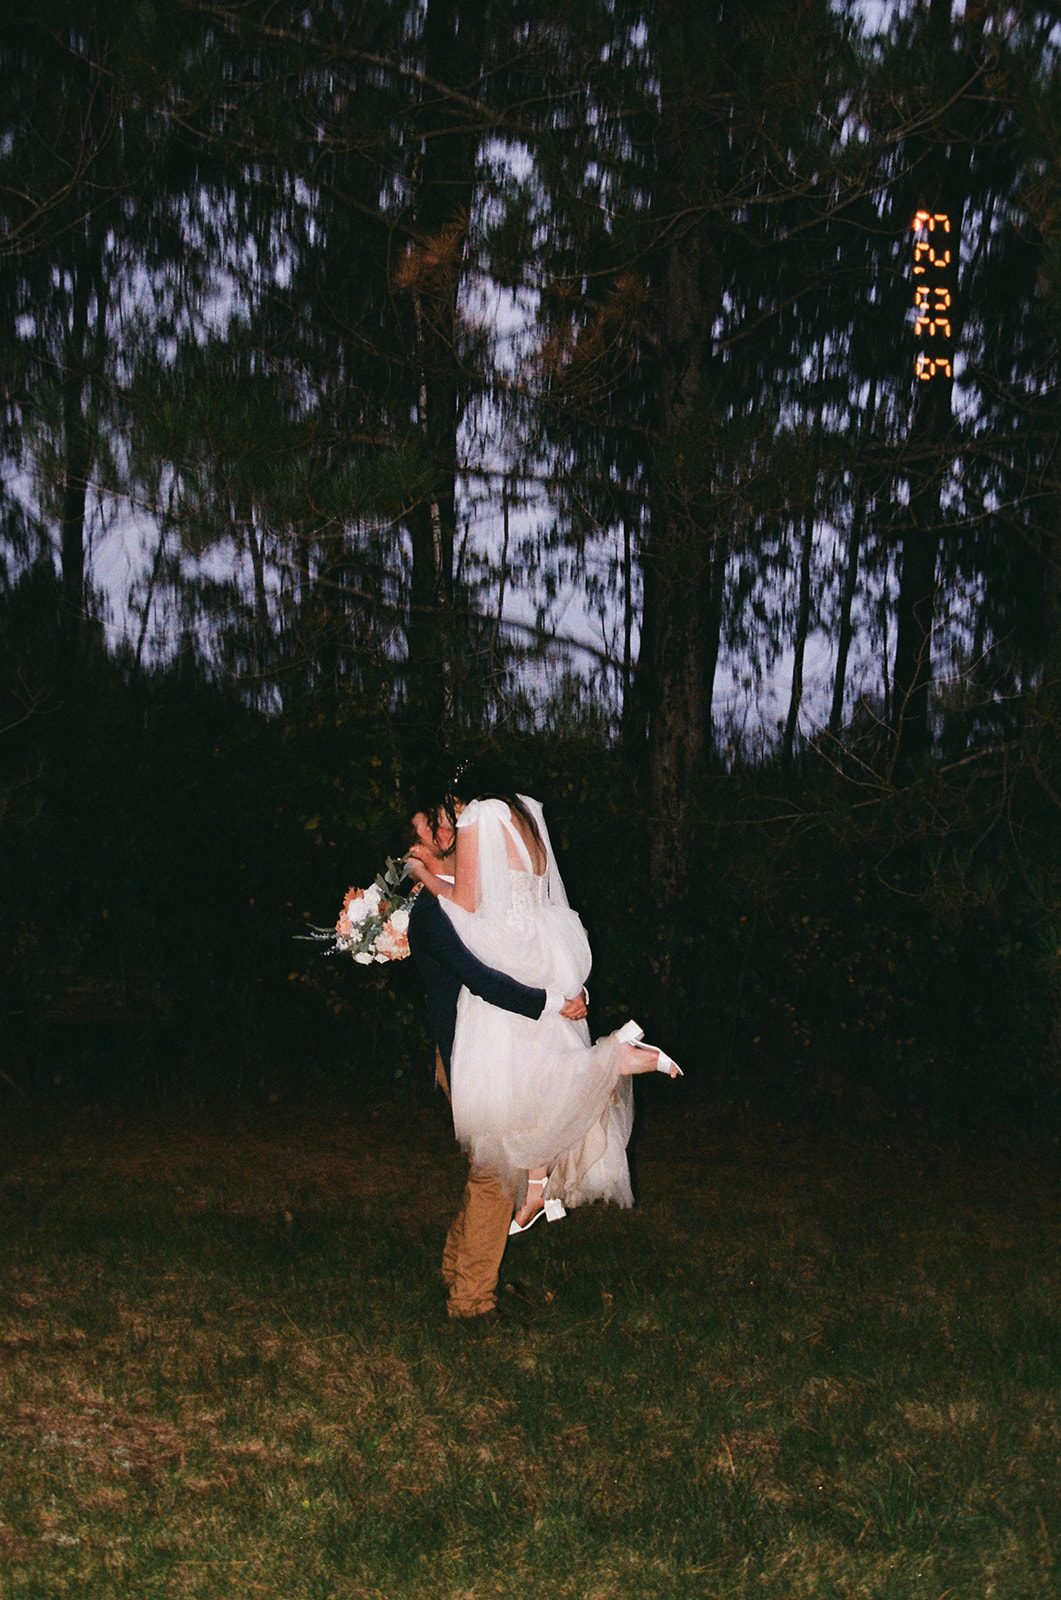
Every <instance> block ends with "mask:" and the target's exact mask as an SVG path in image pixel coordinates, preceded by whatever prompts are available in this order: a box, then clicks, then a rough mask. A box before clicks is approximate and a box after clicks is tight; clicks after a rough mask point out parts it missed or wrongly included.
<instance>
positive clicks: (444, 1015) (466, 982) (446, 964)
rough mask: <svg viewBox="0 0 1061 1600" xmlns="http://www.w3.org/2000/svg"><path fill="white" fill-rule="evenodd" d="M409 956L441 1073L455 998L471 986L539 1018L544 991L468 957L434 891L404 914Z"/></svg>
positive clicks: (448, 1047) (447, 1059)
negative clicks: (422, 995)
mask: <svg viewBox="0 0 1061 1600" xmlns="http://www.w3.org/2000/svg"><path fill="white" fill-rule="evenodd" d="M409 954H410V955H411V956H412V958H413V960H414V961H415V962H416V965H417V967H418V968H419V970H420V975H421V977H422V978H423V980H424V983H425V985H426V987H427V1008H428V1011H429V1013H430V1016H431V1032H432V1035H433V1036H434V1040H435V1043H436V1044H437V1045H438V1051H439V1055H440V1056H441V1057H442V1064H443V1066H444V1067H445V1069H446V1071H447V1072H448V1071H449V1068H450V1056H451V1055H452V1053H453V1035H454V1032H455V1030H456V1027H457V997H458V995H459V994H460V992H461V989H462V988H463V989H470V990H471V992H472V994H477V995H478V996H479V998H480V999H481V1000H485V1001H487V1003H488V1004H489V1005H492V1006H500V1007H501V1010H502V1011H515V1012H516V1013H517V1014H518V1015H519V1016H521V1017H532V1018H537V1017H540V1016H541V1014H542V1012H543V1010H544V1009H545V990H544V989H531V988H528V986H527V985H526V984H525V983H517V981H516V979H515V978H510V977H508V976H507V974H506V973H504V972H498V971H496V970H495V968H493V967H488V966H486V964H485V963H484V962H482V961H480V960H479V959H478V957H477V956H473V955H472V953H471V951H470V950H469V949H468V947H467V945H465V944H463V943H462V942H461V940H460V938H459V937H458V935H457V931H456V929H455V928H454V926H453V924H452V922H451V921H450V919H449V918H448V917H447V915H446V913H445V912H444V911H443V909H442V907H441V906H440V905H439V903H438V901H437V900H436V899H435V896H434V895H433V894H429V893H428V891H427V890H426V889H421V891H420V893H419V894H418V895H417V897H416V901H415V903H414V905H413V909H412V911H411V913H410V915H409Z"/></svg>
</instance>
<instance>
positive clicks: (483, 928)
mask: <svg viewBox="0 0 1061 1600" xmlns="http://www.w3.org/2000/svg"><path fill="white" fill-rule="evenodd" d="M445 904H446V909H447V910H448V911H450V913H451V915H453V920H454V923H455V925H456V927H457V931H458V933H459V934H460V935H461V937H462V939H464V942H465V943H466V944H467V945H468V946H469V948H470V949H472V950H473V951H474V953H475V954H476V955H477V956H479V957H480V959H481V960H484V961H486V962H487V963H488V964H489V965H491V966H493V967H497V968H500V969H501V970H503V971H506V972H508V973H509V974H510V975H511V976H512V977H515V978H518V979H520V980H521V981H522V982H524V983H530V984H533V985H535V986H536V987H541V988H547V989H549V990H551V991H552V992H554V993H562V994H564V995H575V994H578V993H579V991H580V989H581V988H582V985H583V984H584V983H585V981H586V978H587V977H588V975H589V965H590V950H589V942H588V940H587V938H586V933H585V929H584V928H583V926H582V923H581V921H580V919H579V918H578V916H577V915H576V913H575V912H573V911H571V910H570V909H569V908H568V907H566V906H564V907H560V906H552V905H545V906H541V907H538V908H537V909H536V910H534V911H533V912H531V913H526V912H525V913H522V914H520V915H519V916H513V915H510V916H508V917H506V918H505V919H503V920H501V921H499V922H491V921H490V919H488V918H484V917H483V916H481V914H478V913H477V914H475V915H471V914H469V913H467V912H463V911H461V910H460V908H459V907H455V906H452V905H451V903H448V902H445ZM621 1052H622V1047H621V1045H619V1044H618V1042H617V1041H616V1040H615V1038H614V1036H612V1035H609V1036H607V1037H606V1038H604V1039H601V1040H598V1042H597V1043H596V1044H591V1043H590V1036H589V1029H588V1028H587V1026H586V1024H585V1023H584V1022H569V1021H567V1019H566V1018H564V1017H560V1016H556V1015H553V1016H547V1017H543V1018H541V1019H539V1020H536V1021H532V1020H529V1019H528V1018H526V1017H520V1016H516V1015H515V1014H513V1013H511V1012H507V1011H501V1010H499V1009H498V1008H497V1007H496V1006H491V1005H487V1004H486V1002H485V1001H483V1000H480V999H479V998H478V997H477V996H476V995H473V994H470V993H469V992H468V990H462V992H461V997H460V1002H459V1004H458V1008H457V1031H456V1037H455V1040H454V1046H453V1060H452V1070H451V1073H450V1089H451V1092H452V1097H453V1123H454V1129H455V1131H456V1134H457V1138H458V1139H459V1141H460V1143H461V1144H462V1145H463V1146H464V1147H465V1148H466V1149H467V1150H468V1152H469V1155H470V1156H471V1159H472V1161H473V1163H474V1164H475V1166H477V1167H484V1168H490V1169H492V1170H494V1171H497V1172H498V1173H499V1174H500V1175H501V1176H502V1178H503V1179H504V1180H505V1181H511V1182H514V1183H515V1184H516V1185H517V1188H518V1187H519V1186H520V1183H521V1180H522V1178H523V1176H524V1175H525V1173H526V1171H527V1169H529V1168H534V1167H540V1166H545V1167H548V1168H549V1169H550V1177H549V1186H548V1189H547V1190H546V1193H547V1194H549V1195H551V1196H556V1197H557V1198H558V1199H560V1200H562V1201H563V1202H564V1204H565V1205H566V1206H577V1205H582V1204H585V1203H587V1202H589V1201H592V1200H612V1201H615V1202H616V1203H617V1204H619V1205H621V1206H629V1205H632V1204H633V1195H632V1193H631V1189H630V1173H629V1168H628V1165H627V1158H626V1146H627V1143H628V1142H629V1138H630V1132H631V1128H632V1126H633V1090H632V1084H631V1080H630V1079H629V1078H626V1077H621V1076H620V1071H619V1069H620V1066H621V1059H622V1055H621Z"/></svg>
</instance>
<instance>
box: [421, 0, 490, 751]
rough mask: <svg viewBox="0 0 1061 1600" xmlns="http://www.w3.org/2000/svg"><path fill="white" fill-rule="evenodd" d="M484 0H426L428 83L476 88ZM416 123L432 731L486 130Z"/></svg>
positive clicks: (424, 617)
mask: <svg viewBox="0 0 1061 1600" xmlns="http://www.w3.org/2000/svg"><path fill="white" fill-rule="evenodd" d="M484 13H485V4H484V0H428V5H427V11H426V15H425V18H424V33H423V59H424V73H425V80H426V81H427V82H428V83H444V84H447V85H448V86H450V87H451V88H453V89H454V90H456V91H458V92H459V93H461V94H471V93H474V92H477V89H478V83H479V78H480V75H481V71H482V47H483V31H484ZM428 100H429V104H427V105H425V109H424V112H423V119H422V122H421V125H420V128H419V130H418V131H419V134H420V139H421V157H420V170H419V181H418V185H417V197H416V203H415V213H416V214H415V227H416V243H415V244H414V246H413V247H412V249H411V251H410V255H409V257H408V259H407V262H406V274H407V287H408V288H409V290H410V293H411V298H412V305H413V326H414V340H415V346H416V363H417V378H418V393H417V415H418V420H419V424H420V429H421V432H422V436H423V439H424V442H425V444H426V446H427V450H428V453H429V455H430V458H431V460H432V463H433V466H434V475H435V488H434V492H433V493H432V494H431V496H430V497H429V498H428V499H426V500H424V501H422V502H421V503H420V504H419V505H417V506H416V507H414V509H413V511H412V512H411V514H410V516H409V519H408V525H409V531H410V536H411V540H412V551H413V572H412V583H411V600H410V621H409V695H410V700H411V702H412V707H413V709H414V711H415V713H416V714H418V715H419V716H420V717H422V718H423V721H424V723H425V724H426V726H427V727H428V728H430V729H436V728H437V727H438V726H439V725H440V724H442V723H443V722H444V721H446V720H448V719H449V717H450V716H451V715H452V712H453V709H454V692H455V685H454V668H455V665H456V660H455V643H456V641H455V639H454V636H453V633H454V621H453V592H454V570H453V563H454V551H455V549H456V543H457V473H458V459H457V437H458V429H459V426H460V414H461V394H462V386H463V384H464V381H465V379H464V375H463V372H462V367H461V360H460V337H459V314H458V299H459V294H460V286H461V281H462V277H463V272H464V258H465V249H466V245H467V238H468V226H469V222H470V219H471V214H472V208H473V204H474V200H475V186H476V162H477V157H478V151H479V140H480V129H479V127H478V126H477V125H476V124H475V122H474V119H470V117H469V112H468V110H467V107H466V106H464V105H457V104H455V103H453V102H450V101H448V100H447V99H446V97H445V96H444V95H440V94H439V93H438V92H437V91H434V90H432V91H430V92H429V94H428Z"/></svg>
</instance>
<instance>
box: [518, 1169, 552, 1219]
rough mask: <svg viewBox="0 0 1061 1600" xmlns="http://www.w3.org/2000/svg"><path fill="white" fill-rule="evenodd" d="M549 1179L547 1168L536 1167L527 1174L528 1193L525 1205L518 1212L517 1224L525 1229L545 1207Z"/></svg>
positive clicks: (525, 1197)
mask: <svg viewBox="0 0 1061 1600" xmlns="http://www.w3.org/2000/svg"><path fill="white" fill-rule="evenodd" d="M547 1177H548V1168H547V1167H535V1168H534V1169H533V1170H532V1171H531V1172H528V1173H527V1193H526V1195H525V1196H524V1199H523V1204H522V1205H521V1206H520V1208H519V1210H518V1211H517V1212H516V1218H515V1220H516V1222H517V1223H518V1224H519V1226H520V1227H521V1228H525V1227H526V1226H527V1224H528V1222H530V1221H531V1220H532V1219H533V1218H534V1217H536V1216H537V1215H538V1212H539V1211H541V1209H542V1208H543V1206H544V1205H545V1180H546V1178H547Z"/></svg>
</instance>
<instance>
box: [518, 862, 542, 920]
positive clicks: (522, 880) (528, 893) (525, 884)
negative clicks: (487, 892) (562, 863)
mask: <svg viewBox="0 0 1061 1600" xmlns="http://www.w3.org/2000/svg"><path fill="white" fill-rule="evenodd" d="M508 881H509V884H510V885H511V891H510V892H511V896H512V909H513V911H515V912H517V913H518V912H521V911H535V910H536V909H537V908H538V907H539V906H546V905H548V904H549V875H548V873H544V872H543V873H542V875H541V877H536V876H535V874H534V873H533V872H518V871H517V870H516V869H515V868H514V867H510V868H509V873H508Z"/></svg>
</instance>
